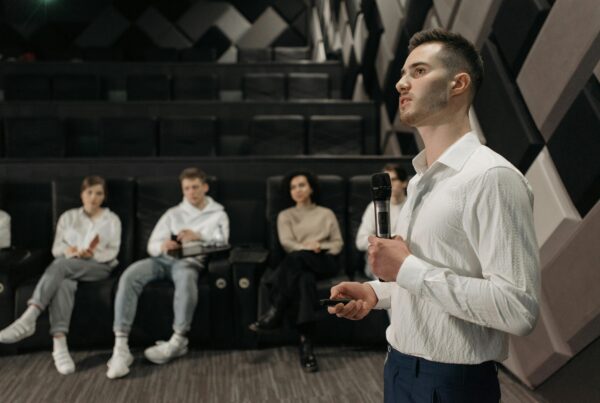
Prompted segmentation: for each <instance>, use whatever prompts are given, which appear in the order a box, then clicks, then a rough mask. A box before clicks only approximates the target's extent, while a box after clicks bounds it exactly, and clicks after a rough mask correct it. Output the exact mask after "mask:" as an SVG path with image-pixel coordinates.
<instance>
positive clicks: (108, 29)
mask: <svg viewBox="0 0 600 403" xmlns="http://www.w3.org/2000/svg"><path fill="white" fill-rule="evenodd" d="M129 24H130V23H129V20H128V19H127V18H125V17H123V15H122V14H121V13H119V12H118V11H117V10H116V9H115V8H114V7H112V6H111V7H108V8H107V9H106V10H105V11H104V12H103V13H101V14H100V15H99V16H98V17H97V18H96V19H95V20H94V22H92V23H91V24H90V25H89V26H88V27H87V28H86V30H85V31H83V32H82V33H81V35H79V37H78V38H77V40H76V41H75V42H76V44H77V45H78V46H79V47H82V48H89V47H102V48H106V47H109V46H111V45H112V44H113V43H114V42H115V41H116V40H117V39H118V38H119V36H121V34H123V32H125V31H126V30H127V28H128V27H129Z"/></svg>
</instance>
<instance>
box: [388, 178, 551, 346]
mask: <svg viewBox="0 0 600 403" xmlns="http://www.w3.org/2000/svg"><path fill="white" fill-rule="evenodd" d="M469 188H470V189H472V191H469V192H467V194H466V195H465V206H464V209H463V225H464V228H465V231H466V235H467V238H468V240H469V243H470V246H471V247H472V248H473V249H474V250H475V251H476V253H477V256H478V257H479V261H480V264H481V270H482V277H483V278H473V277H466V276H461V275H459V274H457V273H456V271H455V270H451V269H450V268H446V267H437V266H435V265H433V264H431V263H430V262H428V261H427V260H426V259H421V258H418V257H416V256H414V255H411V256H409V257H408V258H407V259H406V260H405V261H404V263H403V264H402V266H401V268H400V271H399V272H398V276H397V279H396V282H397V284H398V285H399V286H401V287H403V288H405V289H406V290H408V291H409V292H411V293H412V294H414V295H417V296H421V297H423V298H426V299H428V300H429V301H430V302H432V303H434V304H436V305H437V306H439V307H440V308H441V309H443V310H444V311H446V312H448V313H449V314H450V315H453V316H455V317H457V318H460V319H463V320H465V321H468V322H472V323H475V324H478V325H481V326H485V327H490V328H494V329H498V330H501V331H504V332H507V333H511V334H515V335H520V336H522V335H526V334H528V333H529V332H531V330H532V329H533V327H534V326H535V322H536V320H537V317H538V313H539V307H538V295H539V286H540V281H539V278H540V272H539V255H538V246H537V240H536V237H535V231H534V226H533V211H532V204H533V196H532V194H531V191H530V190H529V187H528V185H527V184H526V182H525V180H524V179H523V178H522V177H521V176H520V175H519V174H517V173H516V172H514V171H512V170H511V169H509V168H494V169H492V170H489V171H488V172H487V173H486V174H484V175H483V176H482V177H481V178H479V180H478V183H473V184H471V186H469Z"/></svg>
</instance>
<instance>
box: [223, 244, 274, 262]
mask: <svg viewBox="0 0 600 403" xmlns="http://www.w3.org/2000/svg"><path fill="white" fill-rule="evenodd" d="M268 257H269V251H268V250H266V249H264V248H261V247H254V246H253V247H243V246H238V247H235V248H234V249H233V250H232V251H231V255H229V261H230V262H231V263H232V264H235V263H254V264H257V265H262V264H265V263H266V261H267V258H268Z"/></svg>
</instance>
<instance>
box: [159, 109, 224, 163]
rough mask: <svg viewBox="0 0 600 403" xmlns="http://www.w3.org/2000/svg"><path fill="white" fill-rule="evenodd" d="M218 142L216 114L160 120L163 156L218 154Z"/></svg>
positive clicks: (160, 143) (160, 140)
mask: <svg viewBox="0 0 600 403" xmlns="http://www.w3.org/2000/svg"><path fill="white" fill-rule="evenodd" d="M217 142H218V140H217V119H216V118H215V117H214V116H206V117H198V118H168V119H161V121H160V138H159V146H160V150H159V155H161V156H175V157H176V156H191V155H216V154H217Z"/></svg>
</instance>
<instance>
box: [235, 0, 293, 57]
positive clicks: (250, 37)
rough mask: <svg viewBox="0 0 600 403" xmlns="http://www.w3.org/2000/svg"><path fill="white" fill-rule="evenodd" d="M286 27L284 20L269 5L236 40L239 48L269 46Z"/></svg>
mask: <svg viewBox="0 0 600 403" xmlns="http://www.w3.org/2000/svg"><path fill="white" fill-rule="evenodd" d="M286 28H287V24H286V22H285V21H284V20H283V18H281V16H280V15H279V14H277V12H275V11H274V10H273V8H271V7H267V8H266V9H265V11H264V12H263V13H262V14H261V16H260V17H258V19H257V20H256V21H255V22H254V24H253V25H252V27H251V28H250V29H249V30H247V31H246V33H245V34H244V35H243V36H242V37H241V38H240V40H239V41H238V42H237V45H238V46H239V47H241V48H244V47H246V48H262V47H267V46H270V45H271V43H272V42H273V41H274V40H275V39H277V37H278V36H279V35H281V33H282V32H283V31H284V30H285V29H286Z"/></svg>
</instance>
